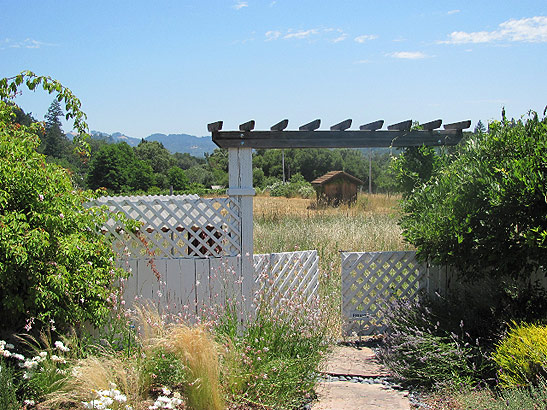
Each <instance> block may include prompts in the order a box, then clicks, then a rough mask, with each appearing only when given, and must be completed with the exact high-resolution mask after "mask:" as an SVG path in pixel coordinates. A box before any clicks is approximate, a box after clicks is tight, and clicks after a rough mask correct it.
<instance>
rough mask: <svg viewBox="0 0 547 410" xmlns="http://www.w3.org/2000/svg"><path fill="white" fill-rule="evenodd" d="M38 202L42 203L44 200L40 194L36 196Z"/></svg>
mask: <svg viewBox="0 0 547 410" xmlns="http://www.w3.org/2000/svg"><path fill="white" fill-rule="evenodd" d="M38 200H39V201H40V202H42V201H43V200H44V196H43V195H42V194H40V195H38Z"/></svg>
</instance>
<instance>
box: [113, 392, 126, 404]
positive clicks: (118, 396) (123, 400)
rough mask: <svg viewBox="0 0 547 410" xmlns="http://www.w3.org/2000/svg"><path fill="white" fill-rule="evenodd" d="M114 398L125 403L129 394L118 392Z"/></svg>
mask: <svg viewBox="0 0 547 410" xmlns="http://www.w3.org/2000/svg"><path fill="white" fill-rule="evenodd" d="M114 400H116V401H117V402H118V403H125V402H126V401H127V396H126V395H125V394H121V393H119V394H116V395H115V396H114Z"/></svg>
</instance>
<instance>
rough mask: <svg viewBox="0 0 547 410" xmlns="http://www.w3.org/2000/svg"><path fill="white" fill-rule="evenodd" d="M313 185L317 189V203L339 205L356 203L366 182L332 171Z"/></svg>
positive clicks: (313, 182) (342, 172) (314, 181)
mask: <svg viewBox="0 0 547 410" xmlns="http://www.w3.org/2000/svg"><path fill="white" fill-rule="evenodd" d="M311 184H312V185H313V187H314V188H315V193H316V194H317V202H323V203H327V204H330V205H339V204H341V203H352V202H355V201H356V200H357V192H358V191H359V187H360V186H362V185H364V182H363V181H361V180H360V179H359V178H356V177H354V176H353V175H350V174H348V173H346V172H344V171H331V172H327V173H326V174H325V175H323V176H321V177H319V178H317V179H314V180H313V181H312V182H311Z"/></svg>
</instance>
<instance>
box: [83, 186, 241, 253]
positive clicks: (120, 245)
mask: <svg viewBox="0 0 547 410" xmlns="http://www.w3.org/2000/svg"><path fill="white" fill-rule="evenodd" d="M90 205H96V206H101V205H106V206H107V207H108V208H109V209H110V211H111V212H116V213H117V212H122V213H123V214H125V215H126V216H127V217H128V218H130V219H134V220H137V221H139V222H141V223H142V226H141V228H140V229H139V232H137V234H133V233H130V232H128V231H127V230H125V229H124V227H120V226H118V225H117V222H116V221H115V220H114V219H110V220H109V221H107V223H106V226H105V227H104V230H105V233H109V234H111V235H114V236H115V238H116V240H115V248H116V249H117V250H118V251H119V252H120V253H124V254H126V255H127V254H129V255H130V256H131V257H136V258H139V257H146V256H154V257H166V258H188V257H207V256H215V257H218V256H235V255H238V254H240V253H241V233H240V232H241V231H240V227H241V218H240V212H239V206H238V203H237V201H236V200H234V199H232V198H211V199H204V198H199V197H198V196H197V195H179V196H135V197H102V198H99V199H97V200H95V201H93V202H92V203H90Z"/></svg>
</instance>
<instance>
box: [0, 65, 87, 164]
mask: <svg viewBox="0 0 547 410" xmlns="http://www.w3.org/2000/svg"><path fill="white" fill-rule="evenodd" d="M22 84H25V85H26V86H27V88H28V89H29V90H31V91H34V90H36V89H37V88H38V87H39V86H40V85H41V86H42V88H43V89H44V90H45V91H47V92H48V93H49V94H55V95H56V98H57V101H59V102H61V101H62V102H64V104H65V112H66V114H65V118H66V119H67V120H73V121H74V129H75V130H76V131H77V132H78V134H79V135H78V136H77V137H76V139H75V140H76V142H77V147H78V148H79V151H80V153H81V154H82V155H89V152H88V148H89V146H88V145H87V143H86V141H85V140H86V139H87V138H88V137H89V135H88V126H87V123H86V119H87V116H86V114H85V113H84V112H83V111H81V110H80V107H81V105H82V104H81V102H80V100H79V99H78V98H76V96H75V95H74V94H73V93H72V91H70V90H69V89H68V88H66V87H65V86H63V85H62V84H61V83H60V82H59V81H57V80H54V79H52V78H51V77H49V76H38V75H36V74H34V73H33V72H32V71H23V72H21V73H20V74H18V75H16V76H14V77H10V78H2V79H0V99H1V100H2V101H3V102H4V103H7V102H9V101H10V100H12V99H13V98H14V97H15V96H16V95H17V92H18V89H19V87H20V86H21V85H22ZM10 112H11V111H10ZM9 116H10V117H11V116H12V114H11V113H10V114H9ZM6 119H7V118H6V117H4V116H3V115H0V120H6Z"/></svg>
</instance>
